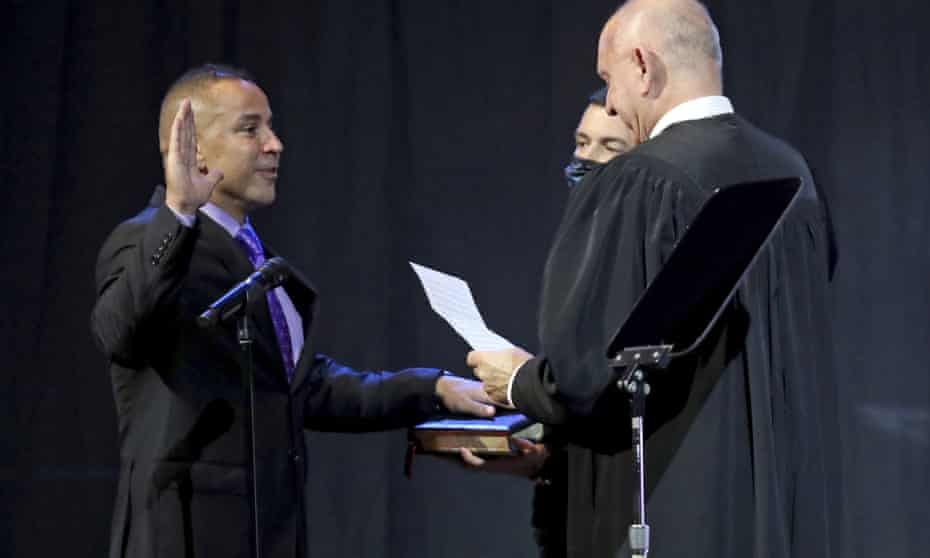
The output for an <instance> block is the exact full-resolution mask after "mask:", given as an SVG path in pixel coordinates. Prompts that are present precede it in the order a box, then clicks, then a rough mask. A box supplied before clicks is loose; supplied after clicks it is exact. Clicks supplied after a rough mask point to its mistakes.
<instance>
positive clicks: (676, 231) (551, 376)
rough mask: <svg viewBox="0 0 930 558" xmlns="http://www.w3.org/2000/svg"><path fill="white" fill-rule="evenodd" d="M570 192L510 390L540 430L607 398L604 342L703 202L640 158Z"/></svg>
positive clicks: (659, 166)
mask: <svg viewBox="0 0 930 558" xmlns="http://www.w3.org/2000/svg"><path fill="white" fill-rule="evenodd" d="M574 190H575V191H574V192H573V193H572V197H571V199H570V200H569V205H568V207H567V208H566V212H565V216H564V218H563V221H562V224H561V226H560V227H559V230H558V232H557V233H556V238H555V241H554V243H553V246H552V249H551V251H550V254H549V260H548V262H547V265H546V270H545V275H544V277H543V294H542V301H541V305H540V315H539V331H540V344H541V348H542V351H541V354H540V356H538V357H536V358H534V359H532V360H531V361H529V362H527V363H526V364H524V365H523V367H522V368H521V369H520V372H519V373H518V374H517V378H516V379H515V381H514V387H513V401H514V404H515V406H516V407H517V408H518V409H519V410H520V411H521V412H523V413H525V414H527V415H528V416H531V417H533V418H534V419H536V420H539V421H541V422H544V423H547V424H564V423H566V422H567V421H569V420H571V418H572V417H588V416H591V415H592V414H594V413H595V412H596V409H597V408H598V407H599V406H600V405H598V402H599V400H602V399H603V398H605V397H607V396H608V394H607V393H606V392H608V391H610V390H611V388H612V386H613V384H614V380H615V378H614V371H613V370H612V369H611V368H610V367H609V366H608V364H607V354H606V350H607V346H608V344H609V342H610V339H611V338H612V336H613V334H614V333H615V332H616V330H617V329H618V328H619V327H620V325H621V324H622V322H623V320H624V319H625V318H626V316H627V315H628V313H629V312H630V310H631V309H632V308H633V305H634V304H635V303H636V301H637V299H638V298H639V296H640V295H641V294H642V292H643V291H644V289H645V288H646V286H647V285H648V283H649V281H650V280H651V279H652V278H653V277H654V276H655V275H656V273H658V271H659V269H660V268H661V267H662V265H663V263H664V262H665V260H666V259H667V258H668V255H669V254H670V253H671V251H672V249H673V248H674V245H675V243H676V242H677V240H678V238H679V237H680V235H681V234H682V232H683V231H684V228H685V226H686V225H687V224H688V223H689V222H690V220H691V219H692V218H693V216H694V215H695V214H696V213H697V210H698V209H699V208H700V206H701V204H702V202H703V201H704V200H705V199H706V198H707V195H708V193H707V192H705V191H703V190H702V189H701V188H700V187H698V186H697V185H696V184H695V183H694V182H693V181H692V180H691V179H690V178H689V177H688V176H685V175H684V174H682V173H681V171H679V170H677V169H675V168H674V167H672V166H671V165H668V164H667V163H665V162H663V161H661V160H657V159H654V158H650V157H648V156H645V155H636V156H621V157H618V158H617V159H614V160H613V161H612V162H611V163H610V164H608V165H606V166H605V167H603V168H601V169H599V170H598V171H595V173H592V175H591V176H589V177H586V179H585V180H584V181H582V183H580V184H579V185H578V186H576V188H575V189H574ZM614 391H615V390H614ZM623 411H624V412H625V409H624V410H623Z"/></svg>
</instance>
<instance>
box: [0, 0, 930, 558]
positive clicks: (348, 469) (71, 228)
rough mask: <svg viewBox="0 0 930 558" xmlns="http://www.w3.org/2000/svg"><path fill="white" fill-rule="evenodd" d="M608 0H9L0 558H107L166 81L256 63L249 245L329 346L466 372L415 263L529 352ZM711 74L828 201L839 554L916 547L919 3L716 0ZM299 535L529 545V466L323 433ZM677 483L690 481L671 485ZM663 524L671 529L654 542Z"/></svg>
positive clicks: (924, 488)
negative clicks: (113, 254) (458, 458)
mask: <svg viewBox="0 0 930 558" xmlns="http://www.w3.org/2000/svg"><path fill="white" fill-rule="evenodd" d="M614 5H615V4H614V2H613V0H611V1H607V0H597V1H594V0H591V1H587V2H578V3H567V2H558V1H550V2H540V1H538V0H513V1H510V2H496V1H494V2H492V1H489V0H478V1H474V0H472V1H464V0H446V1H443V2H425V1H422V0H420V1H413V0H411V1H402V0H394V1H381V2H371V1H363V0H339V1H336V0H329V1H325V0H319V1H314V2H275V1H267V2H260V3H254V2H238V3H237V2H222V1H218V0H207V1H197V2H181V1H166V0H162V1H158V0H148V1H141V2H132V3H116V2H95V3H91V2H77V1H70V2H67V1H64V0H62V1H59V2H41V1H37V2H25V1H10V0H4V1H3V2H2V3H0V10H2V11H0V44H2V52H3V56H2V73H0V75H2V76H3V77H4V80H3V83H2V85H0V88H2V99H0V106H2V112H0V118H2V121H0V130H2V133H0V184H2V188H3V190H2V192H3V195H4V202H5V203H4V204H3V213H2V215H0V233H2V236H0V238H2V254H3V256H4V264H3V271H2V273H0V277H2V283H0V292H2V297H0V300H2V307H0V343H2V347H3V349H2V350H3V353H2V355H0V356H2V362H3V363H4V366H3V373H2V374H0V377H2V380H0V518H2V519H0V555H2V556H15V557H32V556H52V555H56V554H60V553H62V552H67V553H68V554H69V555H72V556H99V555H100V553H101V552H102V551H103V549H104V548H105V546H106V542H107V537H108V530H109V519H110V517H109V516H110V510H111V506H112V500H113V494H114V490H115V483H116V474H117V440H116V434H115V415H114V409H113V401H112V397H111V394H110V387H109V379H108V377H107V374H106V368H105V366H104V362H103V358H102V357H101V356H100V354H99V353H98V352H97V350H96V348H95V347H94V345H93V343H92V341H91V338H90V334H89V331H88V313H89V311H90V307H91V304H92V301H93V285H92V281H93V279H92V275H93V272H92V270H93V263H94V258H95V256H96V251H97V249H98V248H99V245H100V243H101V242H102V240H103V238H104V237H105V235H106V234H107V232H108V231H109V230H110V229H111V228H112V227H113V226H114V225H115V224H116V223H117V222H118V221H120V220H122V219H123V218H125V217H127V216H128V215H131V214H133V213H135V212H136V211H137V210H138V209H139V208H140V207H142V205H143V204H144V203H145V202H146V200H147V199H148V196H149V194H150V191H151V187H152V186H154V184H155V183H157V182H158V181H159V180H160V174H161V169H160V161H159V158H158V155H157V141H156V125H157V111H158V104H159V101H160V96H161V94H162V93H163V91H164V89H165V88H166V87H167V86H168V84H169V83H170V82H171V81H172V80H173V79H174V78H175V77H176V76H177V75H178V74H180V73H181V72H182V71H183V70H184V69H186V68H187V67H189V66H192V65H196V64H199V63H202V62H204V61H226V62H232V63H235V64H238V65H242V66H245V67H247V68H249V69H250V70H251V71H252V72H253V73H254V74H255V75H256V77H257V79H258V81H259V83H260V84H261V85H262V86H263V88H264V89H265V90H266V91H267V93H268V94H269V96H270V98H271V103H272V108H273V110H274V111H275V120H276V128H277V129H278V131H279V132H280V135H281V137H282V139H283V141H284V143H285V153H284V157H283V168H282V172H281V179H280V181H279V198H278V203H277V205H276V207H275V208H274V209H272V210H266V211H263V212H260V213H258V214H257V215H255V218H254V222H255V224H256V227H257V229H258V231H259V232H260V233H261V234H262V236H263V238H264V239H266V240H267V241H268V242H269V243H271V244H273V245H274V246H275V247H276V248H277V249H278V250H279V251H281V252H282V253H283V254H285V255H287V256H288V258H289V260H290V261H291V262H292V263H293V264H295V265H296V266H298V267H299V268H300V269H302V270H303V271H304V272H305V273H306V274H307V275H308V276H309V277H312V278H313V280H314V281H315V282H316V283H317V285H318V286H319V287H320V290H321V292H322V296H323V298H322V314H321V319H320V321H319V323H318V325H317V329H316V333H317V339H318V346H319V347H320V349H321V350H323V351H324V352H326V353H328V354H330V355H332V356H334V357H336V358H337V359H339V360H342V361H344V362H347V363H351V364H353V365H355V366H357V367H399V366H408V365H409V366H415V365H436V366H445V367H450V368H454V369H457V370H460V371H463V370H464V369H465V367H464V362H463V359H464V353H465V347H464V345H463V343H462V342H461V341H459V340H458V338H457V337H456V336H455V335H454V334H452V332H451V331H450V330H449V329H448V328H447V327H446V326H445V325H444V324H443V323H441V322H440V321H439V319H438V318H437V317H435V316H434V315H433V314H432V313H431V311H430V309H429V307H428V305H427V303H426V300H425V297H424V296H423V294H422V292H421V291H420V290H419V286H418V284H417V283H416V280H415V278H414V275H413V274H412V272H411V271H410V269H409V267H408V266H407V264H406V262H407V260H413V261H417V262H419V263H422V264H425V265H430V266H433V267H436V268H438V269H441V270H443V271H446V272H449V273H455V274H459V275H462V276H464V277H465V278H467V279H468V280H469V281H470V282H471V284H472V288H473V290H474V292H475V296H476V298H477V300H478V302H479V305H480V306H481V307H482V309H483V312H484V314H485V318H486V319H487V321H488V322H489V323H490V324H492V326H493V327H494V328H495V329H496V330H498V331H499V332H501V333H502V334H504V335H505V336H508V337H509V338H511V339H512V340H513V341H514V342H517V343H519V344H523V345H525V346H526V347H527V348H529V349H531V350H534V349H535V348H536V347H535V345H536V340H535V331H536V325H535V312H536V306H537V297H538V292H539V276H540V273H541V270H542V266H543V262H544V258H545V254H546V250H547V248H548V243H549V240H550V238H551V235H552V233H553V231H554V229H555V225H556V222H557V220H558V218H559V215H560V212H561V208H562V206H563V203H564V200H565V194H566V190H565V187H564V186H563V181H562V179H561V167H562V166H563V165H564V164H565V162H566V160H567V158H568V156H569V153H570V151H571V139H570V138H571V132H572V130H573V127H574V125H575V122H576V120H577V117H578V115H579V114H580V111H581V109H582V106H583V100H584V99H585V97H586V95H587V94H588V93H589V92H590V91H591V90H593V89H594V88H595V87H597V86H598V83H597V80H596V78H595V77H594V57H595V45H596V38H597V33H598V31H599V28H600V25H601V24H602V23H603V21H604V20H605V19H606V17H607V16H608V15H609V13H610V12H611V10H612V9H613V7H614ZM709 7H710V9H711V11H712V14H713V15H714V17H715V19H716V21H717V23H718V25H719V27H720V31H721V35H722V38H723V45H724V58H725V78H726V92H727V94H728V95H729V96H730V97H731V99H732V100H733V102H734V104H735V106H736V107H737V110H738V111H739V112H740V113H741V114H743V115H744V116H745V117H747V118H748V119H749V120H751V121H754V122H755V123H757V124H758V125H760V126H761V127H763V128H765V129H767V130H768V131H770V132H773V133H775V134H776V135H779V136H781V137H784V138H786V139H787V140H789V141H790V142H791V143H792V144H794V145H795V146H796V147H798V148H799V149H800V150H801V151H802V152H803V153H804V154H805V155H806V157H807V158H808V160H809V162H810V164H811V166H812V167H813V169H814V171H815V173H816V175H817V177H818V179H819V181H820V185H821V187H822V190H823V191H824V192H825V194H826V197H827V198H828V201H829V202H830V204H831V209H832V215H833V220H834V225H835V228H836V235H837V245H838V253H839V259H838V265H837V270H836V276H835V287H834V290H833V295H832V300H831V301H830V306H831V309H832V312H833V319H834V330H835V332H836V339H835V349H836V355H837V367H838V370H837V376H838V377H839V378H840V380H841V383H840V385H839V386H838V387H837V389H838V400H839V403H840V408H839V416H838V417H837V420H838V422H839V426H840V430H841V432H842V437H841V440H840V442H841V444H842V448H843V450H842V458H843V463H844V467H843V470H842V478H841V479H840V482H841V485H842V486H843V489H844V490H843V497H844V505H843V509H842V518H843V524H842V529H841V532H840V534H841V537H842V540H841V541H839V542H840V544H841V548H842V551H843V554H844V555H846V556H875V555H887V556H919V555H923V554H925V553H926V548H927V547H928V546H930V534H928V533H930V531H928V530H927V529H926V525H927V524H928V523H930V511H928V508H930V506H928V504H927V499H926V495H927V494H928V493H930V374H928V364H927V363H928V358H930V343H928V340H930V289H928V288H927V287H928V282H930V277H928V272H930V261H928V255H930V254H928V247H927V243H926V238H927V236H928V233H930V230H928V229H930V220H928V212H930V188H928V185H930V160H928V155H930V99H928V95H927V92H926V87H927V83H930V80H928V78H930V57H928V56H927V54H928V53H930V38H928V34H927V32H926V21H928V16H930V8H928V7H926V6H925V5H923V4H919V3H913V2H904V1H902V0H889V1H886V2H881V3H875V2H866V1H864V0H842V1H841V0H818V1H816V2H805V1H801V0H784V1H781V2H775V1H772V0H759V1H755V2H743V1H739V0H716V1H713V2H710V3H709ZM308 437H309V439H310V443H311V446H310V451H311V455H312V459H311V464H310V468H311V481H310V484H309V486H308V487H307V490H308V494H309V497H310V501H311V504H310V505H311V510H310V513H309V528H310V550H311V553H312V555H314V556H374V557H391V558H400V557H408V556H409V557H414V556H449V557H453V556H463V557H464V556H529V555H532V553H533V544H532V539H531V534H530V531H529V529H528V517H529V500H530V487H529V484H528V483H524V482H517V481H513V480H511V479H506V478H496V477H490V476H487V477H486V476H481V475H476V474H470V473H467V472H464V471H462V470H460V469H459V468H458V467H457V466H455V465H453V464H450V463H445V462H439V461H434V460H428V459H423V460H421V461H418V463H417V464H416V468H415V475H414V478H413V480H412V481H407V480H405V479H404V478H403V477H402V476H401V475H400V470H401V466H402V457H403V449H404V448H403V435H402V434H401V433H388V434H377V435H362V436H344V435H319V434H309V435H308ZM683 497H687V495H683ZM654 536H656V537H660V536H663V535H662V534H661V533H656V534H655V535H654Z"/></svg>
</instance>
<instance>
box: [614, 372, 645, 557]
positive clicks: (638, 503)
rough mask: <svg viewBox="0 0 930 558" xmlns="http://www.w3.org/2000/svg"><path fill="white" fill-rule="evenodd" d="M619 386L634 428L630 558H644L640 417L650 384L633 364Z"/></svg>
mask: <svg viewBox="0 0 930 558" xmlns="http://www.w3.org/2000/svg"><path fill="white" fill-rule="evenodd" d="M620 384H621V385H620V387H621V389H623V390H624V391H626V392H627V395H629V398H630V417H631V419H632V427H633V474H634V475H635V477H636V478H635V479H634V482H635V485H634V488H633V524H632V525H630V528H629V541H630V553H631V554H632V556H633V558H646V555H647V554H649V524H647V523H646V448H645V445H644V443H643V442H644V440H645V437H646V435H645V431H644V430H643V415H645V412H646V396H647V395H649V384H647V383H646V374H645V371H644V370H642V369H640V368H639V366H638V365H636V364H634V365H632V367H631V370H630V371H629V373H628V375H627V379H626V380H625V381H624V380H621V381H620Z"/></svg>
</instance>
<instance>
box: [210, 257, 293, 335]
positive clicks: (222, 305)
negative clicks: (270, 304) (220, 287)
mask: <svg viewBox="0 0 930 558" xmlns="http://www.w3.org/2000/svg"><path fill="white" fill-rule="evenodd" d="M289 276H290V270H289V268H288V266H287V263H286V262H285V261H284V259H283V258H277V257H275V258H271V259H269V260H265V263H263V264H262V265H261V266H260V267H259V268H258V269H257V270H255V272H254V273H252V275H249V276H248V277H246V278H245V279H244V280H242V281H240V282H239V283H238V284H237V285H236V286H235V287H233V288H231V289H229V290H228V291H226V293H225V294H224V295H223V296H221V297H220V298H218V299H216V301H215V302H214V303H213V304H211V305H210V306H209V307H207V309H206V310H204V311H203V313H202V314H200V316H198V317H197V324H198V325H200V327H211V326H215V325H216V324H218V323H220V322H224V321H226V320H227V319H229V317H230V316H233V315H235V314H236V313H237V312H239V310H241V309H242V306H243V305H244V304H245V303H246V295H247V294H249V293H251V294H255V293H263V292H265V291H267V290H269V289H273V288H275V287H277V286H279V285H280V284H281V283H283V282H284V281H286V280H287V278H288V277H289Z"/></svg>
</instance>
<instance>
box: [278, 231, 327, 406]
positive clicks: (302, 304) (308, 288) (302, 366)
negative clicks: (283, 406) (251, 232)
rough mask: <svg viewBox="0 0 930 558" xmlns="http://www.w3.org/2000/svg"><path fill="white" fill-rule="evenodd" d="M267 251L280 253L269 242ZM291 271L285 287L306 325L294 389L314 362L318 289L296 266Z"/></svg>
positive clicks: (292, 387) (292, 388)
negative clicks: (312, 345)
mask: <svg viewBox="0 0 930 558" xmlns="http://www.w3.org/2000/svg"><path fill="white" fill-rule="evenodd" d="M265 252H266V253H267V254H268V256H269V257H274V256H277V255H278V253H277V251H276V250H274V248H272V247H271V246H269V245H267V244H265ZM289 271H290V274H289V275H288V279H287V281H285V282H284V285H283V287H284V290H285V291H287V296H289V297H290V298H291V302H293V303H294V307H295V308H296V310H297V312H298V313H299V314H300V318H301V320H303V327H304V339H303V349H302V350H301V351H300V355H299V357H298V360H297V364H296V365H294V380H293V381H292V382H291V390H294V389H296V387H297V386H299V385H300V384H301V382H303V380H304V378H305V377H306V376H307V371H308V370H309V368H310V365H309V363H310V362H312V359H313V353H312V351H311V350H309V348H308V345H309V342H310V330H311V329H312V327H313V316H314V314H315V312H316V299H317V290H316V287H314V286H313V284H312V283H311V282H310V281H309V280H307V278H306V277H305V276H304V275H303V274H302V273H301V272H300V271H298V270H297V269H296V268H293V267H291V268H290V269H289Z"/></svg>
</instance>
